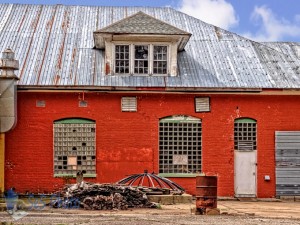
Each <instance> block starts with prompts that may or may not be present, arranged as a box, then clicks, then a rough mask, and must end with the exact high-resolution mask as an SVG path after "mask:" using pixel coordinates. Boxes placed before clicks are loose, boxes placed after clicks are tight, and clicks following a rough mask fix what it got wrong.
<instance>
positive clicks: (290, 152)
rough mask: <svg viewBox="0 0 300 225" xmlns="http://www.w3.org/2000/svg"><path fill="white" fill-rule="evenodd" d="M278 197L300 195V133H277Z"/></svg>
mask: <svg viewBox="0 0 300 225" xmlns="http://www.w3.org/2000/svg"><path fill="white" fill-rule="evenodd" d="M275 135H276V137H275V139H276V140H275V142H276V143H275V145H276V195H277V196H287V195H292V196H296V195H300V131H276V133H275Z"/></svg>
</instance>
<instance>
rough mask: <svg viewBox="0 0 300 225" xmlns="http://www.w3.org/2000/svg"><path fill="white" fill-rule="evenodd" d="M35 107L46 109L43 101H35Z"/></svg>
mask: <svg viewBox="0 0 300 225" xmlns="http://www.w3.org/2000/svg"><path fill="white" fill-rule="evenodd" d="M35 104H36V107H46V101H44V100H36V103H35Z"/></svg>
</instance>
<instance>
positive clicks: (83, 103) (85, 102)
mask: <svg viewBox="0 0 300 225" xmlns="http://www.w3.org/2000/svg"><path fill="white" fill-rule="evenodd" d="M87 105H88V103H87V101H79V104H78V106H79V107H87Z"/></svg>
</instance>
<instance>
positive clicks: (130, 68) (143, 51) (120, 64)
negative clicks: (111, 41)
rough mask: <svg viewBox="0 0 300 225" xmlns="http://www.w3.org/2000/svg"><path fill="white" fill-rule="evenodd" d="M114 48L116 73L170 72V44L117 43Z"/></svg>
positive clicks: (159, 73) (154, 73)
mask: <svg viewBox="0 0 300 225" xmlns="http://www.w3.org/2000/svg"><path fill="white" fill-rule="evenodd" d="M113 49H114V54H113V55H114V74H120V75H122V74H139V75H143V74H144V75H168V74H169V65H170V62H169V61H170V59H169V46H168V45H166V44H159V43H158V44H147V43H146V44H144V43H141V44H123V43H116V44H115V45H114V48H113Z"/></svg>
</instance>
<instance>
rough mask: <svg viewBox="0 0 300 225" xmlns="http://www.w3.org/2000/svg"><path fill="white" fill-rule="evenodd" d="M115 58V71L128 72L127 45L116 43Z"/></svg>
mask: <svg viewBox="0 0 300 225" xmlns="http://www.w3.org/2000/svg"><path fill="white" fill-rule="evenodd" d="M115 60H116V61H115V63H116V65H115V73H119V74H127V73H129V60H130V58H129V45H116V48H115Z"/></svg>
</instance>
